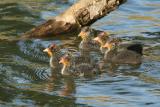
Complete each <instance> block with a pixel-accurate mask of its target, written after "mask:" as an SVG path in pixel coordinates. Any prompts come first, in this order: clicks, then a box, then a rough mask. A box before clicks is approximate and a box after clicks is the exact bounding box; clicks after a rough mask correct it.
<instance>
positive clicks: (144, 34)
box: [0, 0, 160, 107]
mask: <svg viewBox="0 0 160 107" xmlns="http://www.w3.org/2000/svg"><path fill="white" fill-rule="evenodd" d="M75 1H76V0H39V1H37V0H20V1H19V0H12V1H11V0H1V2H0V106H35V105H36V106H53V105H54V106H56V107H58V106H66V105H67V106H73V107H74V106H97V107H106V106H110V107H115V106H116V107H117V106H118V107H124V106H125V107H128V106H133V107H139V106H151V107H159V106H160V102H159V99H160V86H159V84H160V71H159V70H160V44H159V43H160V31H159V27H160V20H159V19H160V9H159V6H160V5H159V4H160V1H159V0H152V1H151V0H140V1H137V0H128V2H127V3H126V4H124V5H122V6H121V7H120V8H119V9H118V10H116V11H114V12H112V13H111V14H110V15H108V16H107V17H104V18H103V19H101V20H99V21H98V22H96V23H95V24H93V25H92V27H93V28H96V29H100V30H105V31H109V32H111V33H113V34H115V35H116V36H117V37H121V38H122V39H123V40H124V41H128V40H131V41H139V42H141V43H143V44H144V52H143V53H144V55H143V61H142V64H141V65H140V66H137V67H125V68H124V67H118V68H116V69H115V67H113V68H112V69H107V70H106V71H107V72H106V73H102V74H100V75H96V76H94V77H90V78H83V77H76V78H75V77H74V78H71V77H61V75H58V74H57V75H56V74H55V73H54V72H52V70H51V69H50V68H49V58H48V56H47V55H46V54H45V53H43V52H42V50H43V49H44V48H46V47H47V46H48V45H49V44H51V43H52V42H53V41H54V42H55V43H56V44H62V43H63V44H64V45H63V48H69V50H72V51H77V50H78V48H77V46H78V44H79V42H80V41H79V40H76V41H75V37H74V35H72V36H71V37H65V36H59V37H58V36H57V37H55V38H52V39H50V40H48V39H43V40H40V39H35V40H21V41H14V38H18V37H19V36H20V34H21V33H23V32H25V31H27V30H29V29H31V28H32V27H33V26H35V25H38V24H40V23H42V22H43V21H44V20H47V19H48V18H50V17H51V16H55V15H57V14H59V13H60V12H62V11H63V10H65V9H66V8H67V7H68V6H70V5H72V3H74V2H75ZM95 57H96V58H97V59H98V57H99V56H98V55H96V54H95Z"/></svg>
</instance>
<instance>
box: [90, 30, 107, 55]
mask: <svg viewBox="0 0 160 107" xmlns="http://www.w3.org/2000/svg"><path fill="white" fill-rule="evenodd" d="M109 38H110V37H109V34H108V33H107V32H100V33H99V34H98V35H97V37H95V38H94V39H93V40H94V41H96V42H97V43H99V45H100V51H101V53H104V52H105V49H104V48H103V45H105V43H106V41H107V40H108V39H109Z"/></svg>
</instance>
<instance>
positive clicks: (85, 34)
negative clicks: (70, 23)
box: [78, 26, 99, 50]
mask: <svg viewBox="0 0 160 107" xmlns="http://www.w3.org/2000/svg"><path fill="white" fill-rule="evenodd" d="M92 36H93V35H92V32H91V29H90V28H89V27H88V26H86V27H83V28H82V30H81V32H80V33H79V35H78V37H81V38H82V41H81V42H80V44H79V49H82V50H98V49H99V44H98V43H97V42H95V41H93V40H92Z"/></svg>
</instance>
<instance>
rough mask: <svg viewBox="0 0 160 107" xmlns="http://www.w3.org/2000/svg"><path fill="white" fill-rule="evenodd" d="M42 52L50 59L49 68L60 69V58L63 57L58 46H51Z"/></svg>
mask: <svg viewBox="0 0 160 107" xmlns="http://www.w3.org/2000/svg"><path fill="white" fill-rule="evenodd" d="M43 52H46V53H48V55H49V57H50V61H49V64H50V66H51V68H54V69H56V68H59V69H60V68H61V65H60V64H59V60H60V58H61V57H62V56H63V53H62V52H61V50H60V48H59V46H57V45H56V44H54V43H53V44H51V45H50V46H49V47H48V48H46V49H44V50H43Z"/></svg>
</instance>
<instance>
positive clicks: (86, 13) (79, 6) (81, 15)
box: [23, 0, 126, 38]
mask: <svg viewBox="0 0 160 107" xmlns="http://www.w3.org/2000/svg"><path fill="white" fill-rule="evenodd" d="M124 2H126V0H79V1H78V2H77V3H75V4H74V5H72V6H71V7H70V8H69V9H68V10H66V11H65V12H63V13H62V14H60V15H58V16H56V17H54V18H53V19H50V20H48V21H47V22H45V23H44V24H42V25H39V26H37V27H35V28H33V29H31V30H30V31H28V32H26V33H24V35H23V37H24V38H26V37H27V38H28V37H29V38H42V37H52V36H56V35H60V34H67V33H73V32H75V31H78V30H79V29H80V28H81V27H83V26H89V25H91V24H92V23H94V22H95V21H97V20H98V19H100V18H102V17H104V16H105V15H107V14H108V13H110V12H111V11H113V10H115V9H116V8H118V6H119V5H121V4H123V3H124Z"/></svg>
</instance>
